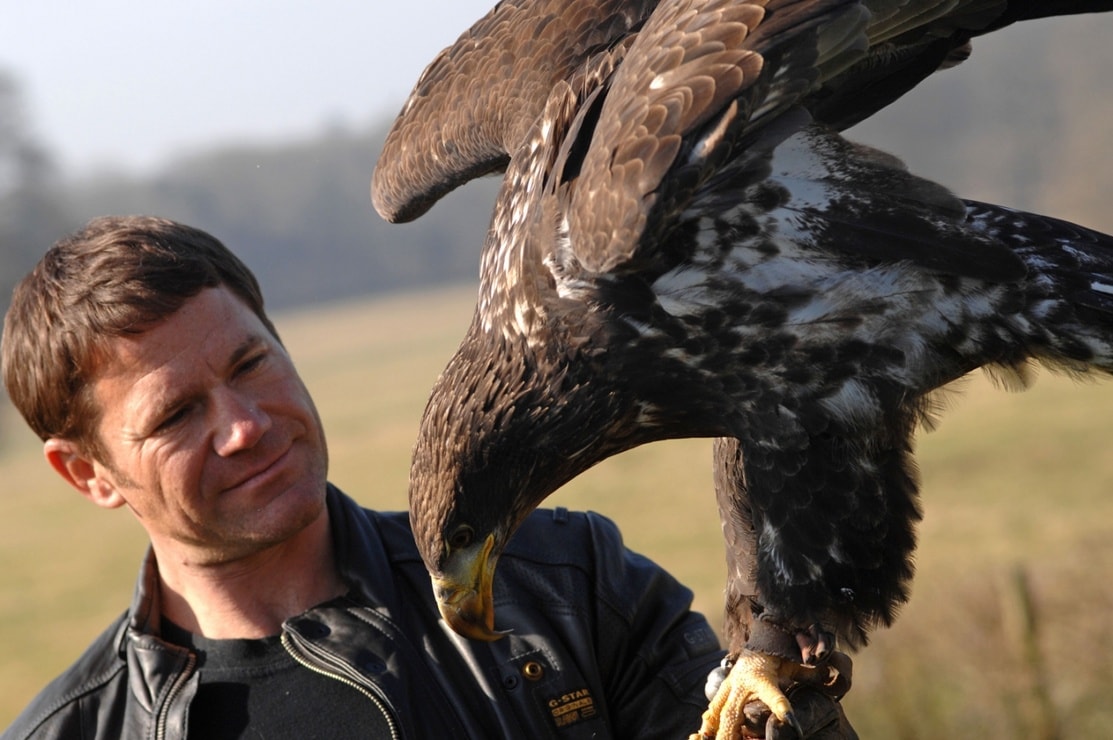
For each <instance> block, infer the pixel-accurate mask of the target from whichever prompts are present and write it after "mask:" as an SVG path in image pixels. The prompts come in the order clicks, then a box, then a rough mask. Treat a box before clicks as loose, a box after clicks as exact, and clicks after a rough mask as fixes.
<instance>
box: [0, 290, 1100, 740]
mask: <svg viewBox="0 0 1113 740" xmlns="http://www.w3.org/2000/svg"><path fill="white" fill-rule="evenodd" d="M472 301H473V291H472V290H471V289H467V290H461V289H456V290H448V291H441V292H434V293H426V294H413V295H407V296H401V297H395V298H388V299H381V300H376V301H372V302H364V303H353V304H346V305H339V306H332V307H323V308H319V309H315V310H312V311H306V312H301V313H298V314H292V315H285V316H280V317H278V325H279V328H280V330H281V331H282V333H283V336H284V338H285V340H286V342H287V345H288V346H289V347H290V349H291V352H292V353H293V355H294V357H295V359H296V361H297V362H298V366H299V368H300V369H301V372H302V375H303V377H304V378H305V380H306V383H307V384H308V385H309V387H310V389H311V390H312V391H313V393H314V396H315V398H316V399H317V402H318V405H319V407H320V410H321V414H322V417H323V418H324V420H325V425H326V429H327V432H328V435H329V442H330V449H331V454H332V476H331V477H332V479H333V480H334V482H336V483H337V484H338V485H340V486H341V487H342V488H344V489H345V490H346V491H347V492H348V493H350V494H352V495H353V496H355V497H356V498H357V499H359V500H360V501H361V502H363V503H364V504H366V505H368V506H373V507H376V508H380V509H399V508H404V507H405V504H406V501H405V495H406V494H405V491H406V478H407V475H408V458H409V450H410V446H411V444H412V442H413V439H414V436H415V435H416V430H417V422H418V419H419V417H420V414H421V409H422V407H423V405H424V401H425V397H426V394H427V393H428V390H429V388H430V387H431V385H432V383H433V380H434V379H435V377H436V375H437V373H438V372H439V371H440V369H441V367H442V366H443V364H444V362H445V361H446V360H447V358H448V356H449V355H450V354H451V352H452V351H453V349H454V348H455V346H456V343H457V342H458V341H459V338H460V337H461V336H462V334H463V332H464V329H465V328H466V325H467V322H468V320H469V318H470V311H471V305H472ZM1111 400H1113V384H1105V383H1081V384H1080V383H1076V382H1074V381H1072V380H1070V379H1066V378H1060V377H1054V376H1051V375H1048V374H1046V373H1045V374H1043V375H1042V377H1040V378H1039V380H1038V382H1037V383H1036V384H1035V387H1034V388H1032V389H1031V390H1029V391H1028V392H1026V393H1022V394H1010V393H1006V392H1004V391H1000V390H997V389H995V388H993V387H992V386H991V385H990V384H989V383H987V382H986V381H984V380H982V379H981V378H980V377H978V378H974V379H971V380H969V381H966V382H965V383H964V384H963V389H962V393H961V394H950V395H949V397H948V399H947V401H948V405H949V406H950V408H948V410H947V411H946V412H945V413H944V414H943V415H942V422H941V424H940V426H939V429H938V431H936V432H934V433H930V434H925V435H922V438H921V440H920V443H919V460H920V463H921V469H922V473H923V484H924V485H923V488H924V496H923V502H924V508H925V512H926V515H925V519H924V522H923V525H922V527H921V529H920V532H921V546H920V549H919V551H918V556H917V567H918V574H917V578H916V582H915V585H914V588H913V594H912V599H911V602H910V603H909V604H908V605H907V606H906V608H905V609H904V611H903V613H902V614H901V615H900V617H899V619H898V620H897V622H896V625H895V626H894V627H893V628H891V629H888V630H880V631H878V632H877V634H876V637H875V639H874V641H873V643H872V644H871V646H870V647H869V648H867V649H866V650H865V651H864V652H862V653H860V654H859V655H858V656H857V657H856V659H855V686H854V690H853V691H852V692H851V694H850V695H849V696H848V697H847V699H846V703H847V707H848V712H849V713H850V716H851V718H852V719H853V721H854V723H855V725H856V727H857V728H858V730H859V732H860V733H861V734H862V736H863V737H865V738H875V737H877V738H880V737H885V738H920V737H924V738H926V737H933V736H941V735H942V736H955V737H987V738H993V737H1002V738H1004V737H1015V736H1021V735H1024V736H1028V735H1033V728H1035V727H1036V725H1037V724H1038V723H1039V722H1040V719H1039V718H1038V717H1034V716H1033V712H1032V706H1033V705H1034V703H1035V702H1034V701H1033V700H1032V697H1033V686H1034V676H1033V675H1032V671H1031V664H1030V659H1029V658H1025V657H1024V655H1023V650H1022V647H1023V640H1022V639H1021V637H1020V635H1019V634H1018V633H1017V628H1016V627H1015V624H1016V623H1017V621H1018V618H1017V611H1016V609H1015V608H1014V607H1013V606H1012V604H1013V603H1014V601H1015V599H1014V598H1013V597H1014V592H1013V590H1012V587H1011V585H1010V584H1012V583H1013V580H1012V574H1013V573H1014V569H1015V568H1017V567H1023V569H1024V572H1025V573H1026V574H1027V576H1028V578H1029V581H1030V584H1031V590H1032V597H1033V600H1034V604H1035V609H1036V614H1037V617H1038V620H1039V621H1038V623H1037V624H1038V628H1039V632H1038V634H1037V635H1036V638H1037V647H1038V648H1039V651H1040V653H1039V654H1040V655H1041V656H1042V658H1043V660H1044V662H1045V665H1046V671H1045V673H1046V675H1047V676H1048V677H1049V679H1050V681H1051V684H1050V687H1049V694H1050V699H1051V704H1052V706H1053V708H1054V710H1055V713H1056V715H1057V721H1058V723H1059V729H1060V730H1061V731H1062V733H1063V735H1070V736H1079V735H1080V736H1091V737H1092V736H1100V735H1102V734H1104V733H1107V732H1108V728H1109V727H1110V726H1113V708H1110V705H1109V704H1108V702H1107V701H1106V697H1108V696H1110V695H1113V659H1111V658H1110V656H1113V632H1111V631H1110V630H1108V629H1107V627H1106V624H1107V621H1108V615H1109V614H1110V613H1113V579H1110V578H1109V575H1110V574H1111V573H1113V541H1111V538H1110V534H1111V531H1113V524H1111V522H1113V498H1111V497H1110V496H1108V495H1107V492H1108V491H1109V490H1110V489H1111V488H1113V455H1110V454H1108V449H1107V448H1108V446H1109V444H1110V442H1111V441H1113V414H1110V413H1108V409H1109V408H1110V407H1111V404H1110V401H1111ZM4 413H5V414H7V415H6V416H2V417H0V432H2V433H3V441H4V443H5V446H4V448H3V450H2V451H0V479H2V480H3V481H4V492H5V495H4V496H3V499H2V500H0V501H2V503H0V506H2V510H0V511H2V513H0V568H2V570H0V572H2V573H3V576H0V644H2V645H4V648H5V650H4V653H5V657H4V660H3V662H2V664H0V726H6V725H7V724H8V722H10V720H11V719H12V718H13V717H14V716H15V714H16V713H17V712H18V711H19V710H20V709H21V708H22V707H23V706H24V705H25V704H26V702H27V701H28V700H29V699H30V698H31V697H32V696H33V694H34V693H35V692H37V691H38V690H39V689H40V688H41V687H42V686H43V685H44V684H45V683H46V682H47V681H48V680H49V679H50V678H51V677H53V676H54V675H56V674H57V673H58V672H59V671H61V670H63V669H64V668H65V666H66V665H68V664H69V663H70V662H71V661H72V660H73V659H74V658H76V656H77V655H78V654H79V652H80V651H81V650H82V649H83V648H84V647H85V646H86V645H87V644H88V643H89V641H90V640H91V639H92V638H93V637H95V636H96V635H97V634H98V633H99V632H100V631H101V630H102V629H103V627H104V626H105V625H106V624H107V623H108V622H109V620H111V619H112V618H113V617H115V616H116V615H117V614H119V612H120V611H121V610H123V609H124V608H125V607H126V606H127V605H128V603H129V601H130V598H131V594H132V589H133V586H134V579H135V574H136V570H137V568H138V565H139V561H140V559H141V558H142V555H143V551H144V539H143V536H142V532H141V530H140V528H139V527H138V525H137V524H136V523H135V522H134V521H132V520H131V519H130V516H129V515H128V514H126V513H124V512H120V511H112V512H105V511H101V510H99V509H97V508H95V507H94V506H92V505H90V504H87V503H85V502H84V501H83V500H82V499H80V498H79V497H78V496H77V495H75V494H73V493H71V492H70V491H69V489H68V488H66V487H65V486H64V484H63V483H62V482H61V480H60V479H58V478H57V477H56V476H55V475H54V474H53V473H52V472H50V471H49V470H48V468H47V466H46V464H45V463H44V462H43V461H42V458H41V454H40V452H39V445H38V443H37V441H36V440H34V439H33V437H32V435H31V434H30V433H29V432H27V431H26V430H25V429H24V428H23V427H22V425H21V422H20V421H19V420H18V419H15V418H13V416H14V415H13V414H12V413H11V411H10V409H5V411H4ZM713 498H714V497H713V494H712V492H711V475H710V445H709V443H708V442H707V441H706V440H684V441H678V442H668V443H661V444H657V445H652V446H649V447H646V448H642V449H639V450H634V451H633V452H630V453H627V454H625V455H622V456H619V457H617V458H614V459H612V460H609V461H607V462H606V463H604V464H602V465H600V466H598V467H597V468H595V469H593V470H591V471H589V472H588V473H587V474H585V475H583V476H581V477H580V478H579V479H577V480H576V481H574V482H573V483H572V484H570V485H569V486H567V487H566V488H565V489H564V490H562V491H560V492H558V493H557V494H555V495H554V496H553V497H552V498H551V499H550V500H549V502H548V503H549V504H554V505H555V504H561V505H564V506H568V507H572V508H589V509H594V510H596V511H600V512H602V513H604V514H607V515H608V516H610V517H612V518H614V519H615V520H616V521H617V522H618V523H619V524H620V526H621V527H622V529H623V532H624V533H625V536H626V539H627V544H628V545H630V546H631V547H632V548H634V549H635V550H638V551H640V552H643V553H645V554H647V555H649V556H651V557H653V558H654V559H655V560H657V561H658V562H660V563H661V564H662V565H664V566H665V567H667V568H668V569H669V570H671V571H672V572H673V573H675V574H676V575H677V576H678V577H679V578H680V579H681V580H683V581H684V582H686V583H688V584H689V585H690V586H691V587H692V588H693V590H694V591H695V592H696V606H697V608H699V609H700V610H702V611H704V612H705V613H707V614H708V615H709V616H710V617H711V619H712V621H713V622H714V623H715V624H719V612H720V593H721V588H722V580H723V576H724V570H725V569H724V566H723V554H722V544H721V540H720V534H719V524H718V516H717V513H716V511H715V506H714V501H713Z"/></svg>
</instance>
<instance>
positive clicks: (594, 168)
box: [557, 0, 869, 273]
mask: <svg viewBox="0 0 1113 740" xmlns="http://www.w3.org/2000/svg"><path fill="white" fill-rule="evenodd" d="M868 21H869V14H868V13H867V12H866V11H865V10H864V9H863V8H862V6H861V5H860V4H859V3H858V2H846V1H845V0H788V1H785V0H780V1H778V0H772V1H771V2H768V3H739V2H737V1H735V2H731V1H730V0H714V1H705V2H678V3H667V4H665V5H664V6H662V7H661V8H659V9H658V11H657V12H656V13H654V15H653V17H652V18H651V19H650V20H649V22H648V23H647V24H646V26H645V28H644V29H643V30H642V31H641V32H640V33H639V34H638V37H637V39H636V40H635V41H634V42H633V44H632V45H631V47H630V50H629V52H628V53H627V55H626V58H625V59H624V61H623V64H622V66H621V67H620V68H619V69H618V71H617V72H616V73H615V76H614V78H613V80H611V81H610V82H609V83H608V84H607V87H606V90H604V91H603V93H602V100H601V101H599V102H596V103H595V105H598V106H599V111H598V123H597V125H596V126H595V127H594V128H593V129H591V128H587V127H584V128H582V129H581V130H580V131H579V132H578V136H579V137H580V139H581V141H579V142H576V144H577V146H576V147H575V148H572V149H570V151H569V152H568V161H565V162H562V163H559V164H558V173H557V175H558V176H560V177H564V178H565V179H566V180H569V181H571V180H573V179H574V180H575V182H574V183H573V184H570V185H568V186H567V188H566V192H565V194H564V198H565V200H566V201H567V202H566V204H565V205H564V207H563V208H562V210H563V211H564V212H565V213H566V214H567V218H568V222H569V223H568V230H569V236H570V242H571V244H572V249H573V250H574V252H575V256H576V258H577V260H578V262H579V263H580V265H582V266H583V267H584V268H585V269H587V270H588V271H590V272H596V273H603V272H609V271H611V270H613V269H615V268H616V267H617V266H618V265H621V264H623V263H629V262H631V261H634V262H636V261H637V259H636V255H637V254H638V253H639V252H648V253H649V254H647V255H646V257H647V258H648V259H650V260H651V259H652V258H653V255H652V251H653V249H654V248H655V247H656V246H657V245H660V244H662V243H664V242H667V240H668V239H669V237H670V236H671V227H672V226H673V225H674V224H675V223H676V222H677V214H678V212H679V211H681V210H683V209H684V208H685V207H686V205H687V203H688V202H689V201H690V200H691V199H692V198H693V197H695V195H696V193H697V192H698V191H699V190H700V188H701V187H703V186H704V185H705V184H706V182H707V181H708V179H709V178H711V177H713V176H714V175H715V173H716V171H717V169H718V167H719V166H720V165H721V164H722V163H723V162H724V161H725V160H726V159H727V158H728V157H730V156H731V155H732V154H736V153H737V148H738V147H739V145H740V144H742V141H741V140H742V139H743V137H744V136H751V137H752V136H753V135H754V132H755V131H756V130H758V129H760V128H762V127H764V126H766V125H768V124H770V122H774V121H776V120H777V118H778V117H779V116H780V115H781V114H783V113H784V112H785V111H787V110H788V109H790V108H791V107H792V106H793V105H795V104H796V103H797V102H799V101H800V100H801V99H802V98H803V97H804V96H805V95H807V94H808V93H809V92H811V91H812V90H813V89H814V88H815V86H816V85H817V83H818V81H819V80H820V79H821V69H824V68H831V67H835V68H839V67H842V66H845V65H847V64H849V63H850V62H851V61H852V60H853V59H855V58H857V57H859V56H860V55H861V54H862V53H864V51H865V50H866V48H867V45H868V41H867V38H866V35H865V32H866V28H867V26H868ZM590 115H592V108H591V107H585V109H584V110H583V111H581V116H582V117H583V116H590ZM573 128H575V127H573ZM566 146H567V145H566ZM577 155H580V156H582V162H577V161H575V157H576V156H577ZM569 173H571V174H569Z"/></svg>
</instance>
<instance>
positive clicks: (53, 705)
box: [2, 217, 722, 738]
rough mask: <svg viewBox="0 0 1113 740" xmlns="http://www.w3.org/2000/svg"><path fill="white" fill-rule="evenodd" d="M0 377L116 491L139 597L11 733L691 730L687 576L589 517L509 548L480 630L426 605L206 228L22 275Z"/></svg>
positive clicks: (702, 643) (98, 237) (699, 684)
mask: <svg viewBox="0 0 1113 740" xmlns="http://www.w3.org/2000/svg"><path fill="white" fill-rule="evenodd" d="M2 351H3V376H4V382H5V384H6V386H7V389H8V392H9V394H10V395H11V397H12V400H13V401H14V403H15V405H16V407H17V408H18V409H19V410H20V412H21V413H22V414H23V416H24V418H25V419H26V420H27V422H28V424H29V425H30V426H31V428H32V429H33V430H34V431H35V432H36V433H37V434H38V435H39V436H40V437H41V438H42V440H43V442H44V452H45V456H46V459H47V461H48V462H49V464H50V465H51V466H52V467H53V468H54V470H55V471H57V472H58V474H59V475H60V476H61V477H62V478H63V479H64V480H65V481H66V482H67V483H69V484H70V485H71V486H72V487H73V488H74V489H76V490H77V491H78V492H79V493H80V494H81V495H82V496H84V497H85V498H86V499H88V500H89V501H91V502H92V503H94V504H96V505H97V506H101V507H104V508H106V509H113V508H120V507H124V506H126V507H127V508H128V509H130V510H131V512H132V513H133V514H134V515H135V517H136V519H137V520H138V522H139V524H140V525H141V526H142V527H143V528H144V529H145V530H146V532H147V535H148V536H149V539H150V550H149V553H148V556H147V558H146V562H145V564H144V566H143V568H142V572H141V574H140V579H139V584H138V587H137V590H136V596H135V599H134V602H133V604H132V607H131V609H130V610H129V611H128V612H127V613H126V614H125V615H123V616H122V617H121V618H120V620H118V621H117V623H115V624H113V625H111V626H110V627H109V628H108V629H107V630H106V631H105V632H104V634H103V635H101V637H99V638H98V639H97V640H96V641H95V642H94V643H93V644H92V645H91V646H90V647H89V649H88V650H87V651H86V653H85V654H84V655H83V656H81V658H80V659H79V660H78V661H77V662H76V663H75V664H74V665H73V666H72V667H71V668H70V669H69V670H67V671H66V672H65V673H64V674H63V675H62V676H60V677H59V678H58V679H56V680H55V681H54V682H53V683H51V684H50V685H49V686H48V687H47V688H46V689H45V690H44V691H43V692H42V693H41V694H40V695H39V696H38V697H37V698H36V699H35V700H34V701H33V702H32V704H31V705H30V706H29V707H27V709H26V710H25V711H24V712H23V714H22V715H21V716H20V717H19V718H18V719H17V720H16V722H15V723H14V724H13V725H12V727H10V728H9V729H8V730H7V731H6V732H5V733H4V738H25V737H59V738H62V737H65V738H77V737H82V738H91V737H98V738H109V737H111V738H120V737H159V738H181V737H186V736H189V737H204V738H238V737H246V736H253V737H254V736H260V737H267V738H280V737H290V738H311V737H320V738H347V737H353V738H354V737H360V738H368V737H370V738H375V737H384V738H385V737H403V738H462V737H467V738H498V737H508V738H517V737H522V738H527V737H528V738H543V737H553V738H557V737H559V738H580V737H583V738H587V737H595V738H603V737H631V738H635V737H636V738H648V737H667V738H676V737H684V736H686V735H687V733H688V732H691V731H692V730H694V729H695V728H697V727H698V726H699V716H700V712H701V710H702V709H703V707H704V706H705V704H706V700H705V697H704V681H705V678H706V677H707V676H708V674H709V672H711V671H712V669H714V668H715V666H717V665H718V663H719V661H720V658H721V657H722V653H721V651H720V650H719V647H718V643H717V641H716V639H715V637H714V634H713V633H712V631H711V630H710V628H709V627H708V625H707V623H706V621H705V620H704V618H703V617H702V616H700V615H698V614H695V613H692V612H691V611H690V610H689V607H690V598H691V594H690V592H688V591H687V589H685V588H684V587H682V586H681V585H680V584H678V583H677V582H676V581H674V580H673V579H672V578H671V577H669V576H668V575H667V574H666V573H664V572H663V571H661V570H660V569H659V568H657V567H656V566H654V565H653V564H651V563H649V562H648V561H646V560H645V559H644V558H641V557H639V556H637V555H634V554H632V553H630V552H629V551H627V550H625V549H624V548H623V547H622V544H621V539H620V537H619V534H618V532H617V530H616V529H615V527H614V526H613V524H611V523H610V522H608V521H607V520H605V519H603V518H601V517H599V516H596V515H590V514H579V513H569V512H566V511H563V510H556V511H549V512H540V513H538V514H537V515H535V516H534V517H532V518H531V519H530V520H529V522H528V523H527V524H526V525H525V526H524V527H523V528H522V530H521V531H520V533H519V534H518V535H517V536H516V538H515V545H514V546H513V547H512V548H511V549H510V550H509V551H508V552H507V553H506V555H504V556H503V559H502V560H501V561H500V564H499V578H500V580H499V582H498V583H496V592H495V598H496V600H498V601H499V616H500V627H504V628H510V629H511V630H512V632H511V633H510V634H509V635H507V636H506V637H504V638H503V639H501V640H498V641H496V642H493V643H473V642H469V641H466V640H463V639H461V638H459V637H457V636H456V635H455V634H454V633H452V632H451V630H448V629H445V628H444V627H443V625H442V624H441V623H440V622H439V614H438V611H437V608H436V606H435V604H434V602H433V599H432V592H431V589H430V585H429V581H428V576H427V574H426V573H425V571H424V568H423V566H422V564H421V560H420V558H419V556H418V554H417V551H416V549H415V548H414V545H413V542H412V538H411V535H410V531H409V527H408V523H407V521H406V517H405V515H404V514H382V513H378V512H374V511H369V510H365V509H362V508H360V507H359V506H357V505H356V504H355V503H354V502H353V501H352V500H351V499H349V498H348V497H346V496H345V495H344V494H343V493H341V492H340V491H339V490H337V489H336V488H335V487H333V486H331V485H330V484H328V483H327V481H326V473H327V459H328V458H327V451H326V446H325V438H324V433H323V431H322V428H321V422H320V419H319V417H318V415H317V412H316V409H315V407H314V405H313V401H312V400H311V398H310V396H309V394H308V392H307V390H306V388H305V386H304V385H303V384H302V382H301V380H300V378H299V377H298V374H297V372H296V370H295V369H294V366H293V364H292V363H291V360H290V357H289V355H288V354H287V353H286V351H285V349H284V348H283V346H282V343H281V341H280V340H279V337H278V334H277V332H276V331H275V329H274V327H273V325H272V324H271V322H270V320H269V319H268V318H267V316H266V314H265V312H264V310H263V299H262V296H261V293H260V290H259V287H258V285H257V283H256V280H255V278H254V277H253V276H252V274H251V273H250V272H249V271H248V269H247V268H246V267H245V266H244V265H243V264H242V263H241V262H240V261H239V260H238V259H237V258H236V257H235V256H234V255H232V254H231V253H230V252H229V251H228V250H227V249H226V248H225V247H224V246H223V245H222V244H221V243H220V242H219V241H217V240H216V239H214V238H213V237H211V236H210V235H208V234H206V233H204V232H202V231H199V230H197V229H193V228H191V227H188V226H184V225H182V224H177V223H174V222H171V221H167V220H163V219H156V218H138V217H137V218H101V219H96V220H94V221H92V222H90V223H89V224H87V225H86V226H85V228H83V229H82V230H81V231H79V232H77V233H76V234H74V235H73V236H71V237H69V238H67V239H63V240H62V241H60V242H59V243H58V244H56V245H55V246H54V247H53V248H52V249H51V250H50V251H49V252H48V253H47V254H46V255H45V256H44V257H43V259H42V261H41V262H40V263H39V264H38V266H37V267H36V268H35V269H34V271H33V272H32V273H31V274H30V275H28V276H27V277H26V278H25V279H24V280H23V282H22V283H21V284H20V285H19V287H18V288H17V289H16V291H15V293H14V296H13V302H12V306H11V309H10V310H9V312H8V315H7V317H6V320H5V326H4V336H3V347H2Z"/></svg>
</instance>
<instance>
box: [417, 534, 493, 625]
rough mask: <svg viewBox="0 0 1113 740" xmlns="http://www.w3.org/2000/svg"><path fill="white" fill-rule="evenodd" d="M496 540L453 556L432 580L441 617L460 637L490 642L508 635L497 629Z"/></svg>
mask: <svg viewBox="0 0 1113 740" xmlns="http://www.w3.org/2000/svg"><path fill="white" fill-rule="evenodd" d="M494 545H495V536H494V535H487V539H486V540H484V541H483V542H482V543H478V544H475V545H472V546H471V547H468V548H465V549H463V550H458V551H456V552H454V553H452V554H451V555H450V556H449V558H448V561H447V562H446V563H445V569H444V575H442V576H433V593H434V594H435V595H436V598H437V606H438V607H439V608H440V610H441V616H443V617H444V621H446V622H448V626H449V627H451V628H452V629H453V630H454V631H455V632H457V633H458V634H461V635H463V636H464V637H467V638H469V639H471V640H484V641H486V642H491V641H492V640H497V639H499V638H500V637H502V636H503V635H505V634H506V632H503V631H499V630H496V629H495V604H494V596H493V593H492V586H491V584H492V580H493V578H494V575H495V562H494V560H492V559H491V549H492V548H493V547H494Z"/></svg>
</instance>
